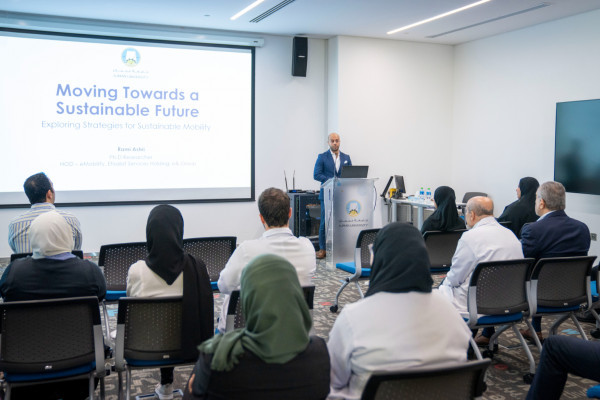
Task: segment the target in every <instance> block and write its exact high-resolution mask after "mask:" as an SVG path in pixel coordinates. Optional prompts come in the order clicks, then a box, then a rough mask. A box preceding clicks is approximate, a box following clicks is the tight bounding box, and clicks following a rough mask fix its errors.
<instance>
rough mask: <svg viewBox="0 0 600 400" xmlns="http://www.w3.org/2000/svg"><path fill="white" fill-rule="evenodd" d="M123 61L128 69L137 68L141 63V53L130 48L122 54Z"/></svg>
mask: <svg viewBox="0 0 600 400" xmlns="http://www.w3.org/2000/svg"><path fill="white" fill-rule="evenodd" d="M121 61H123V64H125V65H127V66H128V67H135V66H136V65H138V64H139V63H140V53H139V52H138V51H137V50H136V49H134V48H133V47H128V48H126V49H125V50H123V53H121Z"/></svg>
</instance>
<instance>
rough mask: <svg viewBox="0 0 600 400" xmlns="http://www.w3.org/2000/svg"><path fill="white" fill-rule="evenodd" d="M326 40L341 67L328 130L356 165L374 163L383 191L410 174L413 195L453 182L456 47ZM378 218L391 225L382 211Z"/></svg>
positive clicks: (333, 89) (331, 89)
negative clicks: (392, 181) (389, 182)
mask: <svg viewBox="0 0 600 400" xmlns="http://www.w3.org/2000/svg"><path fill="white" fill-rule="evenodd" d="M329 42H330V44H329V46H330V60H331V56H332V54H331V53H332V51H331V49H332V48H333V49H335V51H336V53H335V54H334V56H335V57H336V59H335V63H336V64H337V66H338V68H337V74H332V73H331V72H330V75H329V80H330V81H331V80H332V79H336V80H337V82H336V84H332V83H331V82H330V85H329V93H328V96H329V104H330V105H331V104H332V103H335V106H336V108H333V107H331V106H330V110H329V113H330V115H329V123H330V124H332V123H334V122H335V123H336V124H337V125H336V126H334V125H332V126H330V129H329V130H334V129H337V130H338V132H339V133H340V135H341V141H342V145H341V148H342V151H344V152H345V153H348V154H350V156H351V157H352V163H353V164H355V165H369V177H378V178H379V181H378V183H377V191H378V193H381V191H382V190H383V188H384V186H385V184H386V183H387V180H388V178H389V176H390V175H394V174H399V175H404V176H405V182H406V186H407V187H406V189H407V191H409V192H412V193H414V192H415V191H416V190H417V189H418V187H420V186H423V185H425V186H430V187H431V188H432V190H433V189H434V188H435V187H437V186H440V185H447V184H450V183H451V182H450V179H451V171H450V168H449V166H450V165H451V160H452V153H451V151H450V146H451V144H452V138H451V128H452V99H453V97H452V96H453V48H452V47H451V46H447V45H432V44H423V43H411V42H402V41H393V40H379V39H366V38H357V37H338V38H336V39H332V40H329ZM332 42H333V43H332ZM330 70H331V68H330ZM332 97H333V98H332ZM334 112H337V115H335V116H332V115H331V114H332V113H334ZM378 213H381V215H382V223H385V222H387V217H386V215H387V214H386V213H385V210H382V211H378Z"/></svg>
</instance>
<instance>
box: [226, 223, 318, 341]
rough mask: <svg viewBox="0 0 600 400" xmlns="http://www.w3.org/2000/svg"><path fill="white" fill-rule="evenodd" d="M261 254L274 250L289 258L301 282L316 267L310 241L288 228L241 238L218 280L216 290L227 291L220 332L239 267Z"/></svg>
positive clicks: (307, 280) (236, 286)
mask: <svg viewBox="0 0 600 400" xmlns="http://www.w3.org/2000/svg"><path fill="white" fill-rule="evenodd" d="M261 254H277V255H278V256H281V257H283V258H285V259H286V260H288V261H289V262H290V263H291V264H292V265H293V266H294V268H296V272H297V273H298V280H299V281H300V285H308V284H310V282H311V277H312V275H313V274H314V273H315V270H316V268H317V262H316V258H315V248H314V246H313V244H312V243H311V242H310V240H308V239H307V238H305V237H300V238H298V237H295V236H294V235H293V234H292V231H291V230H290V229H289V228H272V229H269V230H267V231H265V233H263V235H262V236H261V237H260V238H259V239H254V240H246V241H244V242H242V243H241V244H240V245H239V247H238V248H237V249H236V250H235V251H234V252H233V254H232V255H231V258H229V261H227V265H225V268H224V269H223V271H221V274H220V275H219V281H218V283H217V285H218V286H219V291H220V292H221V293H222V294H225V295H226V296H225V297H224V299H223V306H222V308H221V312H220V317H219V324H218V329H219V331H220V332H224V331H225V322H226V318H227V307H228V305H229V294H231V292H232V291H234V290H236V289H239V288H240V278H241V276H242V270H243V269H244V268H245V267H246V265H248V262H250V260H252V259H253V258H254V257H256V256H259V255H261Z"/></svg>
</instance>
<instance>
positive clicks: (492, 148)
mask: <svg viewBox="0 0 600 400" xmlns="http://www.w3.org/2000/svg"><path fill="white" fill-rule="evenodd" d="M598 38H600V11H593V12H589V13H586V14H581V15H577V16H574V17H570V18H565V19H563V20H559V21H554V22H549V23H546V24H541V25H538V26H535V27H531V28H527V29H522V30H519V31H515V32H511V33H507V34H503V35H498V36H495V37H492V38H488V39H483V40H479V41H475V42H471V43H467V44H464V45H460V46H456V47H452V46H447V45H432V44H424V43H410V42H402V41H392V40H379V39H366V38H357V37H338V38H335V39H331V40H329V41H328V43H327V42H326V41H324V40H317V39H311V40H309V57H308V74H307V75H308V76H307V77H306V78H299V77H292V76H291V47H292V38H290V37H276V36H265V37H264V39H265V46H264V47H263V48H258V49H257V57H256V191H257V192H256V193H257V195H258V194H260V192H261V191H262V190H263V189H264V188H266V187H269V186H279V187H283V169H285V170H286V171H287V172H288V177H289V176H290V175H291V174H292V173H293V171H294V170H296V182H297V185H296V186H297V187H299V188H305V189H306V188H309V189H316V188H317V187H318V184H317V182H315V181H313V179H312V170H313V166H314V161H315V158H316V154H317V153H318V152H322V151H324V150H325V149H326V143H325V142H326V135H327V132H330V131H333V130H336V131H338V132H339V133H340V135H341V137H342V150H343V151H344V152H347V153H349V154H350V155H351V156H352V161H353V162H354V164H356V165H360V164H367V165H369V166H370V172H369V175H370V176H371V177H379V178H380V180H379V182H378V185H377V190H378V192H379V193H380V192H381V190H382V189H383V185H384V184H385V183H386V181H387V178H388V177H389V176H390V175H393V174H402V175H404V176H405V177H406V184H407V189H408V191H409V192H414V191H415V190H416V189H417V188H418V187H420V186H430V187H431V188H432V189H433V188H435V187H437V186H440V185H444V184H449V185H450V186H452V187H454V188H455V190H456V193H457V196H458V197H462V194H463V193H464V192H465V191H468V190H478V191H479V190H481V191H484V192H487V193H489V194H490V195H491V196H492V197H493V198H494V200H495V202H496V214H499V212H501V210H502V209H503V208H504V206H505V205H506V204H508V203H510V202H511V201H513V200H514V196H515V195H514V189H515V187H516V185H517V183H518V180H519V179H520V178H521V177H523V176H527V175H531V176H535V177H536V178H538V180H540V181H545V180H550V179H552V176H553V151H554V147H553V146H554V118H555V103H556V102H557V101H569V100H580V99H591V98H600V79H598V65H600V52H598V46H597V39H598ZM232 145H235V144H233V143H232ZM5 173H6V172H5ZM23 179H25V177H23ZM57 196H58V198H59V200H60V193H57ZM599 200H600V198H599V197H598V196H589V195H575V194H569V195H568V196H567V212H568V213H569V214H570V215H571V216H573V217H575V218H579V219H581V220H582V221H584V222H585V223H587V224H588V226H589V227H590V229H591V231H592V232H597V233H598V232H599V231H600V201H599ZM178 207H179V208H180V209H181V210H182V212H183V215H184V219H185V221H186V231H185V234H186V237H193V236H208V235H236V236H238V238H239V239H240V240H244V239H248V238H252V237H257V236H258V235H260V233H261V232H262V227H261V226H260V223H259V221H258V217H257V214H258V211H257V208H256V203H225V204H193V205H180V206H178ZM150 209H151V207H150V206H126V207H125V206H121V207H81V208H73V209H71V210H70V211H72V212H73V213H75V214H76V215H78V216H79V217H80V220H81V222H82V225H83V229H84V243H83V248H84V250H85V251H97V250H98V249H99V247H100V245H102V244H105V243H117V242H127V241H138V240H140V241H141V240H144V236H145V235H144V229H145V221H146V218H147V215H148V212H149V211H150ZM22 211H23V210H16V209H9V210H0V227H6V226H7V225H8V222H9V220H10V219H11V218H12V217H13V216H15V215H17V214H19V213H21V212H22ZM381 215H382V223H383V222H385V219H386V218H385V216H384V215H385V213H383V212H382V213H381ZM6 235H7V232H6V228H4V229H0V256H6V255H8V254H9V253H10V250H9V248H8V245H7V237H6ZM591 253H592V254H600V246H599V243H598V242H592V250H591Z"/></svg>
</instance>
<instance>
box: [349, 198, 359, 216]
mask: <svg viewBox="0 0 600 400" xmlns="http://www.w3.org/2000/svg"><path fill="white" fill-rule="evenodd" d="M360 208H361V207H360V203H359V202H358V201H356V200H350V201H349V202H348V203H346V212H347V213H348V215H349V216H351V217H356V216H358V214H360Z"/></svg>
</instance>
